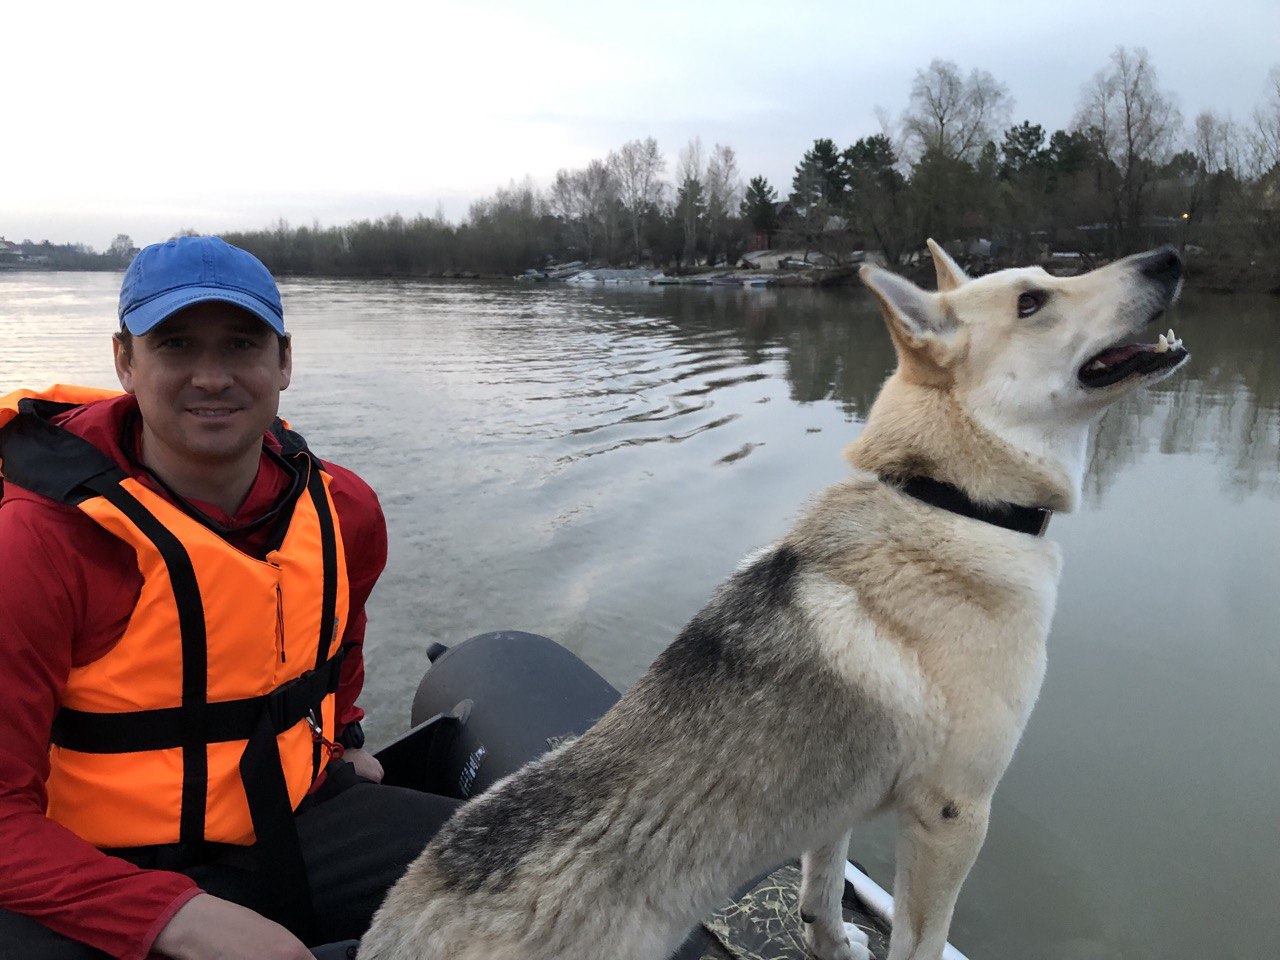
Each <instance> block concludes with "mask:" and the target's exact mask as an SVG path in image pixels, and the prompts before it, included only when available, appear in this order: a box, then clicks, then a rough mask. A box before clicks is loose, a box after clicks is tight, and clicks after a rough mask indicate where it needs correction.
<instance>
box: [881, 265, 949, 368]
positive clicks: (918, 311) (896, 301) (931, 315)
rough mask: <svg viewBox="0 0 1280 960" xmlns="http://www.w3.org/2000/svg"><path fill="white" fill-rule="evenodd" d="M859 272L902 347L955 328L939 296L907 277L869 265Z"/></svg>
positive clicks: (943, 333) (943, 335) (927, 339)
mask: <svg viewBox="0 0 1280 960" xmlns="http://www.w3.org/2000/svg"><path fill="white" fill-rule="evenodd" d="M858 275H859V276H860V277H862V282H863V283H865V284H866V285H867V287H869V288H870V290H871V292H872V293H874V294H875V295H876V299H877V300H879V301H880V310H881V312H883V313H884V317H885V320H886V321H887V322H888V324H889V330H890V332H891V333H892V334H893V335H894V340H895V341H897V340H899V339H900V338H901V339H902V340H903V341H905V344H904V345H905V346H909V347H912V348H918V347H920V346H921V345H923V344H924V343H925V342H927V341H929V340H932V339H935V338H938V337H945V336H946V335H947V334H948V333H950V332H951V331H952V330H953V329H955V320H954V318H953V317H952V316H951V314H950V313H949V312H948V311H946V310H945V309H943V306H942V304H941V303H940V302H939V299H938V298H937V297H936V296H934V295H933V294H931V293H929V292H928V291H926V290H921V289H920V288H919V287H917V286H916V285H915V284H914V283H912V282H911V281H910V280H907V279H905V278H903V277H900V276H898V275H897V274H895V273H890V272H889V271H888V270H882V269H881V268H879V267H872V266H866V267H863V268H862V269H861V270H860V271H858Z"/></svg>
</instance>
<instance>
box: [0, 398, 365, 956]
mask: <svg viewBox="0 0 1280 960" xmlns="http://www.w3.org/2000/svg"><path fill="white" fill-rule="evenodd" d="M136 409H137V405H136V402H135V401H134V399H133V397H132V396H129V395H125V396H122V397H119V398H115V399H112V400H107V401H102V402H99V403H94V404H90V405H88V406H85V407H82V408H79V409H77V410H74V411H72V412H70V413H69V414H66V415H65V416H64V417H63V418H61V419H60V420H59V421H58V422H59V424H60V425H61V426H63V427H65V428H66V429H67V430H69V431H70V432H72V433H76V434H79V435H80V436H82V437H84V438H85V439H86V440H89V441H90V442H92V443H93V444H94V445H95V446H97V447H98V448H99V449H101V450H102V451H103V452H104V453H107V454H109V455H111V456H112V457H113V458H114V459H115V460H116V461H117V462H118V463H119V464H120V465H121V466H122V467H124V468H125V469H126V470H127V471H128V472H129V473H130V474H131V475H133V476H135V477H137V478H138V479H139V480H141V481H142V482H143V483H146V484H147V485H148V486H150V487H151V488H152V489H153V490H155V491H156V492H157V493H159V494H161V495H162V496H167V494H165V492H164V491H163V489H161V488H159V487H158V486H157V485H155V484H154V483H153V482H152V481H151V480H150V477H149V475H148V474H147V473H146V472H145V471H144V470H142V469H141V468H140V467H139V466H138V465H137V463H136V462H134V460H133V459H132V457H131V455H130V452H131V451H133V450H136V448H137V440H138V437H137V432H138V429H137V428H135V429H134V430H133V431H132V433H133V435H131V436H125V435H124V434H125V432H126V431H125V417H126V415H127V414H129V413H130V412H132V411H134V410H136ZM266 443H267V444H268V445H270V446H272V447H273V448H274V447H276V441H275V439H274V437H271V436H270V435H269V434H268V435H267V436H266ZM126 448H127V449H126ZM325 469H326V470H327V471H328V472H329V473H330V474H331V475H332V477H333V483H332V485H331V488H330V492H331V495H332V498H333V501H334V504H335V507H336V509H337V511H338V519H339V527H340V529H341V532H342V541H343V547H344V549H345V553H346V557H347V574H348V579H349V582H350V618H349V620H348V624H347V629H346V632H345V633H344V635H343V637H342V641H343V642H344V643H353V644H356V646H355V647H354V648H353V649H352V650H351V652H350V654H348V656H347V658H346V660H345V662H344V664H343V671H342V682H341V685H340V687H339V689H338V691H337V698H336V699H337V704H336V706H337V727H338V729H339V731H340V730H341V729H342V728H343V727H345V726H346V725H347V724H349V723H351V722H353V721H355V720H358V719H360V717H361V716H363V711H362V710H361V709H360V708H359V707H357V706H356V705H355V700H356V697H357V695H358V694H359V692H360V688H361V686H362V684H363V682H364V666H363V660H362V658H361V656H360V649H361V647H360V644H362V643H363V640H364V630H365V622H366V618H365V613H364V605H365V601H366V600H367V599H368V597H369V593H370V591H371V590H372V589H373V585H374V583H375V582H376V581H377V579H378V576H379V575H380V574H381V572H382V568H383V566H384V565H385V563H386V550H387V538H386V524H385V521H384V519H383V516H382V510H381V507H380V506H379V504H378V500H377V497H376V495H375V494H374V493H373V491H372V490H371V489H370V488H369V486H368V485H367V484H365V483H364V482H363V481H362V480H361V479H360V478H359V477H357V476H356V475H355V474H353V473H351V472H350V471H347V470H344V469H343V468H342V467H338V466H335V465H334V464H331V463H327V462H326V463H325ZM286 487H287V477H286V476H285V474H284V473H283V471H282V470H281V469H280V468H279V467H278V466H277V465H276V464H275V462H274V461H273V460H271V459H270V458H268V457H267V456H266V455H265V454H264V456H263V457H262V461H261V466H260V467H259V471H258V476H257V479H256V480H255V481H254V483H253V486H252V487H251V488H250V491H249V494H248V496H247V497H246V499H245V502H244V504H243V505H242V506H241V508H240V510H239V511H238V512H237V513H236V515H235V516H228V515H227V514H225V513H223V512H222V511H221V510H219V509H218V508H217V507H214V506H213V505H212V504H207V503H201V502H195V503H194V505H195V506H196V507H198V508H199V509H200V510H202V511H203V512H204V513H206V514H208V515H209V516H210V517H211V518H212V519H213V520H214V521H216V522H217V523H219V524H221V525H222V526H224V527H227V528H230V529H232V530H233V531H234V529H235V528H236V527H239V526H244V525H246V524H248V523H250V522H251V521H253V520H254V519H255V518H257V517H259V516H261V515H262V514H263V513H265V512H266V511H267V510H269V509H270V508H271V507H272V506H273V505H274V504H275V502H276V500H277V498H278V497H279V496H280V495H281V494H282V493H284V492H285V490H286ZM269 532H270V525H269V524H268V525H266V526H264V527H263V528H262V529H260V530H257V531H251V532H250V533H248V534H244V535H241V536H239V537H237V536H236V535H235V534H234V533H233V534H232V535H231V536H230V537H229V538H228V539H229V540H230V541H231V542H232V543H233V544H234V545H235V546H237V547H239V548H240V549H242V550H244V551H245V552H247V553H255V554H256V555H258V556H261V552H260V551H261V547H262V546H263V543H264V541H265V539H266V537H267V536H268V535H269ZM141 585H142V577H141V574H139V572H138V568H137V563H136V554H135V553H134V551H133V549H132V548H131V547H129V546H128V545H127V544H125V543H124V542H123V541H121V540H118V539H116V538H115V537H113V536H112V535H111V534H109V533H107V532H106V531H105V530H104V529H102V528H101V527H100V526H98V525H97V524H96V523H94V522H93V521H92V520H90V519H89V518H88V517H86V516H85V515H84V514H83V513H81V512H80V511H79V510H77V509H75V508H74V507H66V506H63V505H60V504H57V503H54V502H53V501H51V500H48V499H46V498H44V497H41V496H39V495H36V494H33V493H30V492H28V491H26V490H23V489H21V488H20V487H17V486H15V485H14V484H12V483H6V484H5V490H4V499H3V501H2V502H0V663H3V664H5V669H4V670H3V671H0V704H3V708H2V709H0V907H4V908H6V909H9V910H13V911H15V912H18V913H24V914H27V915H28V916H31V917H34V918H35V919H37V920H39V921H40V922H42V923H44V924H45V925H47V926H49V927H50V928H52V929H54V930H56V931H58V932H59V933H62V934H64V935H66V936H68V937H71V938H73V939H76V940H80V941H83V942H85V943H88V944H90V945H91V946H94V947H97V948H98V949H101V950H104V951H106V952H107V953H108V954H111V955H112V956H116V957H124V958H142V957H145V956H146V954H147V953H148V951H149V950H150V947H151V943H152V941H153V940H154V939H155V937H156V935H157V934H158V933H159V932H160V930H161V929H162V928H163V927H164V925H165V924H166V923H168V921H169V920H170V919H171V918H172V916H173V914H174V913H175V912H176V911H177V910H178V908H179V907H181V906H182V905H183V904H185V903H186V902H187V901H188V900H190V899H191V898H192V897H193V896H195V895H196V894H197V893H198V892H199V890H198V888H197V887H196V886H195V883H194V882H193V881H192V880H190V879H189V878H187V877H185V876H182V875H181V874H176V873H169V872H165V871H159V870H140V869H138V868H137V867H134V866H133V865H131V864H129V863H126V862H125V861H123V860H119V859H116V858H114V857H108V856H106V855H104V854H103V853H101V852H100V851H99V850H98V849H97V848H95V847H93V846H91V845H90V844H88V843H87V842H85V841H84V840H81V839H80V838H79V837H77V836H76V835H75V834H73V833H71V832H70V831H68V830H67V829H66V828H64V827H62V826H61V825H60V824H58V823H56V822H54V821H53V820H50V819H49V818H48V817H46V816H45V814H44V811H45V806H46V792H45V780H46V778H47V776H48V773H49V753H48V744H49V731H50V727H51V725H52V722H53V716H54V714H55V713H56V711H57V708H58V704H59V701H60V698H61V694H62V689H63V687H64V685H65V684H66V681H67V676H68V674H69V672H70V670H71V668H72V666H73V665H75V666H82V665H84V664H86V663H91V662H93V661H94V660H96V659H98V658H99V657H101V656H102V655H103V654H104V653H106V652H107V651H108V650H110V649H111V647H112V646H113V645H114V644H115V643H116V641H117V640H118V639H119V638H120V636H121V634H122V633H123V631H124V627H125V625H126V623H127V622H128V619H129V617H130V615H131V613H132V611H133V607H134V604H135V603H136V601H137V598H138V594H139V590H140V588H141Z"/></svg>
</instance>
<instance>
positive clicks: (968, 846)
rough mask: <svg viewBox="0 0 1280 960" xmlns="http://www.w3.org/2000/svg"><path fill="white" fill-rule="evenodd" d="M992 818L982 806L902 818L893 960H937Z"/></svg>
mask: <svg viewBox="0 0 1280 960" xmlns="http://www.w3.org/2000/svg"><path fill="white" fill-rule="evenodd" d="M990 812H991V801H990V798H989V797H988V798H987V799H986V800H984V801H982V802H973V803H970V804H964V803H959V802H954V803H947V804H944V805H942V806H941V807H937V806H933V807H929V808H927V809H921V808H919V807H915V806H912V807H908V808H906V809H904V810H902V812H901V813H900V814H899V822H898V849H897V861H898V862H897V869H896V870H895V876H894V882H893V933H892V935H891V936H890V938H889V960H939V958H940V957H941V956H942V951H943V948H945V947H946V945H947V928H948V927H949V926H950V925H951V914H952V911H954V910H955V907H956V898H957V897H958V896H959V895H960V885H961V884H962V883H963V882H964V878H965V877H966V876H968V874H969V868H970V867H972V866H973V861H974V860H975V859H977V856H978V850H979V849H981V847H982V841H983V840H984V839H985V838H986V835H987V818H988V815H989V814H990Z"/></svg>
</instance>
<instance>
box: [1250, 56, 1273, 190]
mask: <svg viewBox="0 0 1280 960" xmlns="http://www.w3.org/2000/svg"><path fill="white" fill-rule="evenodd" d="M1249 146H1250V148H1251V149H1250V154H1251V156H1250V160H1251V163H1250V170H1249V173H1250V174H1251V175H1253V176H1256V177H1260V176H1263V175H1264V174H1266V173H1268V172H1270V171H1271V170H1273V169H1274V168H1275V167H1277V166H1280V65H1277V66H1274V67H1272V68H1271V73H1270V74H1268V76H1267V92H1266V94H1265V95H1264V98H1263V101H1262V104H1261V105H1260V106H1258V107H1257V108H1256V109H1255V110H1254V111H1253V129H1252V130H1250V131H1249Z"/></svg>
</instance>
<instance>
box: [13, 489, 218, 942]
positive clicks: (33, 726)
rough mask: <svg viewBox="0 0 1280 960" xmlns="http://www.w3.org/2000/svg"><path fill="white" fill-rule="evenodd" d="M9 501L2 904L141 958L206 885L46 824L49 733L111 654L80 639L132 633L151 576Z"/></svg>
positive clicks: (24, 503)
mask: <svg viewBox="0 0 1280 960" xmlns="http://www.w3.org/2000/svg"><path fill="white" fill-rule="evenodd" d="M6 494H7V496H6V499H5V500H4V502H3V504H2V505H0V544H3V545H4V548H3V549H2V550H0V664H3V668H0V703H2V704H3V705H4V709H3V710H0V907H3V908H5V909H7V910H11V911H13V912H15V913H21V914H25V915H27V916H29V917H31V918H33V919H35V920H37V921H39V922H40V923H42V924H44V925H45V926H47V927H49V928H51V929H53V930H54V931H56V932H58V933H61V934H63V935H64V936H67V937H70V938H71V939H73V940H78V941H81V942H83V943H87V944H89V945H91V946H94V947H97V948H98V949H100V950H103V951H105V952H106V953H107V954H109V955H110V956H113V957H122V958H130V960H132V958H138V960H141V958H143V957H145V956H146V955H147V953H148V951H149V950H150V947H151V943H152V941H153V940H154V939H155V937H156V935H157V934H158V933H159V932H160V930H161V929H162V928H163V927H164V925H165V924H166V923H168V921H169V919H170V918H171V917H172V916H173V914H174V913H175V912H177V910H178V909H179V908H180V907H181V906H182V905H183V904H185V903H186V902H187V901H188V900H190V899H191V898H192V897H193V896H195V895H196V894H197V893H199V892H200V891H199V889H198V888H197V887H196V885H195V883H194V882H193V881H192V880H190V879H189V878H187V877H184V876H181V875H180V874H176V873H169V872H166V871H159V870H140V869H138V868H137V867H135V866H133V865H132V864H130V863H127V862H125V861H124V860H120V859H118V858H115V857H109V856H107V855H105V854H103V853H102V852H101V851H99V850H98V849H97V848H96V847H94V846H92V845H91V844H89V843H87V842H86V841H84V840H82V839H80V837H78V836H76V835H75V834H74V833H72V832H71V831H69V830H67V829H66V828H65V827H63V826H62V825H61V824H59V823H57V822H55V821H53V820H50V819H49V818H48V817H46V816H45V808H46V805H47V792H46V788H45V782H46V780H47V778H48V775H49V753H48V750H49V747H48V744H49V730H50V728H51V725H52V722H53V716H54V713H55V712H56V710H57V707H58V702H59V700H60V698H61V695H62V690H63V688H64V687H65V685H66V682H67V676H68V674H69V672H70V670H71V667H72V665H73V663H74V664H78V663H83V662H89V661H91V660H92V659H93V658H94V657H95V656H100V655H101V654H102V652H104V651H102V650H98V651H96V652H95V651H93V650H92V649H90V647H91V645H86V644H84V643H81V642H79V638H82V637H84V636H85V634H86V623H85V621H86V619H87V618H94V619H95V620H96V621H97V622H99V623H100V622H101V620H100V618H101V617H102V616H104V615H105V616H107V617H111V616H119V617H120V618H122V619H121V629H123V622H124V620H127V617H128V615H129V611H130V610H131V609H132V606H133V604H134V602H135V601H136V598H137V593H138V588H139V585H140V582H141V580H140V578H139V577H138V574H137V568H136V566H135V565H133V564H132V558H131V556H129V551H128V548H125V554H126V555H125V556H124V557H121V555H120V553H119V548H120V547H121V546H123V545H122V544H120V543H118V542H115V541H112V538H110V537H109V536H108V535H106V534H105V533H103V532H102V531H99V530H97V529H96V528H95V527H93V526H92V525H91V524H88V523H87V521H85V520H84V518H83V517H81V516H80V515H79V512H78V511H75V510H71V509H69V508H63V507H59V506H58V505H56V504H53V503H51V502H48V501H41V500H38V499H35V498H32V499H27V498H26V497H24V496H23V495H22V494H21V493H19V491H17V490H16V489H15V488H13V487H12V485H10V487H9V489H8V490H6ZM15 494H17V495H16V496H15ZM130 577H132V578H133V579H132V581H131V580H130ZM90 598H91V601H92V604H93V606H92V607H90ZM104 608H105V613H104ZM88 632H89V633H92V632H93V624H90V625H89V628H88ZM106 632H107V633H110V631H106ZM116 635H118V634H116ZM0 952H3V951H0Z"/></svg>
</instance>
